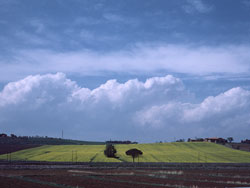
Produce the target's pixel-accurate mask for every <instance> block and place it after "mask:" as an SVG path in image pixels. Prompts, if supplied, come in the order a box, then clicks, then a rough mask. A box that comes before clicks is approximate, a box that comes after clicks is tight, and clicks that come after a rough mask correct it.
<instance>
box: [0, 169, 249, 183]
mask: <svg viewBox="0 0 250 188" xmlns="http://www.w3.org/2000/svg"><path fill="white" fill-rule="evenodd" d="M0 169H1V170H0V185H1V186H0V187H1V188H5V187H6V188H10V187H12V188H15V187H17V188H24V187H25V188H26V187H38V188H40V187H41V188H45V187H48V188H50V187H51V188H52V187H62V188H73V187H74V188H76V187H78V188H79V187H90V188H99V187H100V188H103V187H104V188H106V187H107V188H109V187H121V188H123V187H124V188H125V187H138V188H140V187H145V188H150V187H153V188H154V187H183V188H185V187H192V188H196V187H210V188H212V187H250V168H249V167H244V165H242V166H234V165H233V166H230V165H228V166H225V165H224V166H220V167H218V168H217V167H216V166H215V165H212V166H204V167H201V166H195V165H194V166H193V167H189V168H186V167H185V168H183V167H182V165H181V164H179V165H177V166H175V167H174V166H164V167H161V168H159V167H142V166H140V167H138V166H137V167H133V168H132V167H124V166H123V167H108V166H106V167H104V166H102V167H101V166H99V167H97V166H75V167H74V165H71V166H68V167H66V168H65V166H60V165H58V166H57V165H54V166H50V165H46V166H44V165H15V164H14V165H13V164H12V165H10V166H9V168H8V165H4V166H1V168H0Z"/></svg>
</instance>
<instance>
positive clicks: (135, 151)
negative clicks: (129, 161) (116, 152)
mask: <svg viewBox="0 0 250 188" xmlns="http://www.w3.org/2000/svg"><path fill="white" fill-rule="evenodd" d="M142 154H143V153H142V151H140V150H138V149H136V148H133V149H130V150H128V151H126V155H131V156H132V158H133V162H135V158H136V157H138V160H139V156H140V155H142Z"/></svg>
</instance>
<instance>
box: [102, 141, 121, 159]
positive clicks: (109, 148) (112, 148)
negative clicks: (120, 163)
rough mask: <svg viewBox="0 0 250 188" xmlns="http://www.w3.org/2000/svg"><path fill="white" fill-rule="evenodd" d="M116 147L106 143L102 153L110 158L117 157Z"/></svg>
mask: <svg viewBox="0 0 250 188" xmlns="http://www.w3.org/2000/svg"><path fill="white" fill-rule="evenodd" d="M116 153H117V151H116V149H115V146H113V145H112V144H106V149H105V150H104V155H106V157H110V158H118V157H117V156H116Z"/></svg>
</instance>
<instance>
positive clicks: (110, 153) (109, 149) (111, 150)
mask: <svg viewBox="0 0 250 188" xmlns="http://www.w3.org/2000/svg"><path fill="white" fill-rule="evenodd" d="M116 153H117V150H116V149H115V146H114V145H112V144H106V149H105V150H104V155H106V157H110V158H119V157H118V156H116ZM125 153H126V155H129V156H131V157H132V158H133V162H135V158H137V157H138V160H139V156H140V155H142V154H143V152H142V151H140V150H138V149H136V148H133V149H129V150H128V151H126V152H125Z"/></svg>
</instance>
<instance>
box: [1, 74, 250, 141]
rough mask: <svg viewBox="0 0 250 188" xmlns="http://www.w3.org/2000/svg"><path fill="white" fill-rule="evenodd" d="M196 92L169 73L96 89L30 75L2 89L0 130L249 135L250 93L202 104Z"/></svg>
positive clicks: (118, 135)
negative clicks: (197, 100)
mask: <svg viewBox="0 0 250 188" xmlns="http://www.w3.org/2000/svg"><path fill="white" fill-rule="evenodd" d="M194 96H195V95H194V94H192V93H190V92H189V91H188V88H186V87H185V86H184V84H183V82H182V81H181V80H180V79H179V78H176V77H173V76H171V75H167V76H165V77H152V78H149V79H147V80H146V81H145V82H142V81H139V80H137V79H133V80H128V81H127V82H125V83H119V82H117V81H116V80H108V81H107V82H106V83H104V84H102V85H100V86H99V87H97V88H95V89H89V88H85V87H80V86H79V85H78V84H77V83H75V82H74V81H72V80H70V79H68V78H67V77H66V75H65V74H63V73H57V74H45V75H34V76H28V77H26V78H24V79H22V80H19V81H16V82H11V83H8V84H7V85H6V86H5V87H4V88H3V90H2V91H1V92H0V114H1V116H0V129H1V130H3V131H6V132H9V133H12V132H13V133H16V134H21V135H36V134H40V135H48V136H55V135H60V132H61V130H62V129H63V130H64V132H65V134H66V135H67V134H68V135H67V136H68V137H70V138H78V139H83V140H106V139H110V138H112V139H132V140H139V141H153V140H152V139H155V140H156V139H157V140H159V139H161V140H168V139H170V138H173V136H176V137H185V138H187V137H192V136H210V135H211V136H215V135H213V134H214V131H215V130H217V133H218V134H219V135H218V136H235V137H244V136H246V133H247V131H249V130H250V124H249V123H250V108H249V106H250V105H249V104H250V91H248V90H244V89H242V88H232V89H230V90H228V91H225V92H224V93H221V94H219V95H217V96H208V97H207V98H205V99H204V100H203V101H202V102H201V103H198V104H197V103H195V102H194V101H195V100H194ZM239 128H240V130H239ZM236 130H238V133H237V132H236Z"/></svg>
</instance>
